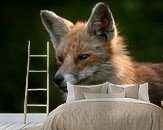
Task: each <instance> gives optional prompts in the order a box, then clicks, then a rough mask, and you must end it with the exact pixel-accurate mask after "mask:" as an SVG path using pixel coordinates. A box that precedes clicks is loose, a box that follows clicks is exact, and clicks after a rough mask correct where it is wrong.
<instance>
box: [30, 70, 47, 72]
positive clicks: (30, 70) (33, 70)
mask: <svg viewBox="0 0 163 130" xmlns="http://www.w3.org/2000/svg"><path fill="white" fill-rule="evenodd" d="M29 72H47V70H29Z"/></svg>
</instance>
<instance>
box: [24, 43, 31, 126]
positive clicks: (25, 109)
mask: <svg viewBox="0 0 163 130" xmlns="http://www.w3.org/2000/svg"><path fill="white" fill-rule="evenodd" d="M29 64H30V41H28V61H27V74H26V85H25V97H24V124H26V121H27V120H26V119H27V118H26V117H27V98H28V97H27V96H28V78H29Z"/></svg>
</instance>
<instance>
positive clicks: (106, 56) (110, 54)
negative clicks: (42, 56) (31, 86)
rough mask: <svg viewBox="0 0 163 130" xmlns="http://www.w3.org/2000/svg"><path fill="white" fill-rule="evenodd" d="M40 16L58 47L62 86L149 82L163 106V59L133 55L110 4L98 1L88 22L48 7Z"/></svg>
mask: <svg viewBox="0 0 163 130" xmlns="http://www.w3.org/2000/svg"><path fill="white" fill-rule="evenodd" d="M40 17H41V20H42V23H43V25H44V27H45V29H46V30H47V32H48V34H49V36H50V39H51V41H52V43H53V47H54V49H55V57H56V62H57V65H58V70H57V72H56V74H55V76H54V82H55V84H57V86H59V88H60V89H61V90H63V91H65V92H66V91H67V88H66V83H67V82H70V83H71V84H82V85H89V84H99V83H103V82H106V81H108V82H111V83H114V84H141V83H145V82H148V84H149V98H150V101H151V102H152V103H154V104H156V105H158V106H161V101H162V100H163V63H139V62H137V61H135V60H134V58H132V56H131V55H130V52H129V51H128V49H127V44H126V43H125V39H124V38H123V37H122V36H121V35H120V33H119V31H118V29H117V27H116V24H115V20H114V18H113V15H112V12H111V10H110V8H109V6H108V5H107V4H105V3H103V2H99V3H97V4H96V5H95V6H94V7H93V9H92V13H91V15H90V17H89V19H88V21H87V22H83V21H77V22H76V23H75V24H73V23H72V22H71V21H69V20H67V19H65V18H63V17H60V16H58V15H57V14H56V13H54V12H52V11H48V10H41V12H40Z"/></svg>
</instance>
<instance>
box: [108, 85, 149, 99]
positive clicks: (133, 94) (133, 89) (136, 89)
mask: <svg viewBox="0 0 163 130" xmlns="http://www.w3.org/2000/svg"><path fill="white" fill-rule="evenodd" d="M108 88H109V89H108V93H111V92H113V90H114V92H116V91H117V90H118V89H119V90H118V91H117V92H125V93H126V96H127V98H136V99H139V100H143V101H146V102H150V101H149V93H148V83H144V84H124V85H115V84H112V83H109V86H108ZM116 89H117V90H116Z"/></svg>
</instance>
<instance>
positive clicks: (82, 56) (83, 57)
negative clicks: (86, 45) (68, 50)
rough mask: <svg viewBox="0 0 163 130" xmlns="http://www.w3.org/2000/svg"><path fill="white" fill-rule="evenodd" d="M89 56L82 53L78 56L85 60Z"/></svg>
mask: <svg viewBox="0 0 163 130" xmlns="http://www.w3.org/2000/svg"><path fill="white" fill-rule="evenodd" d="M89 56H90V54H83V55H80V56H79V60H85V59H87V58H88V57H89Z"/></svg>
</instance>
